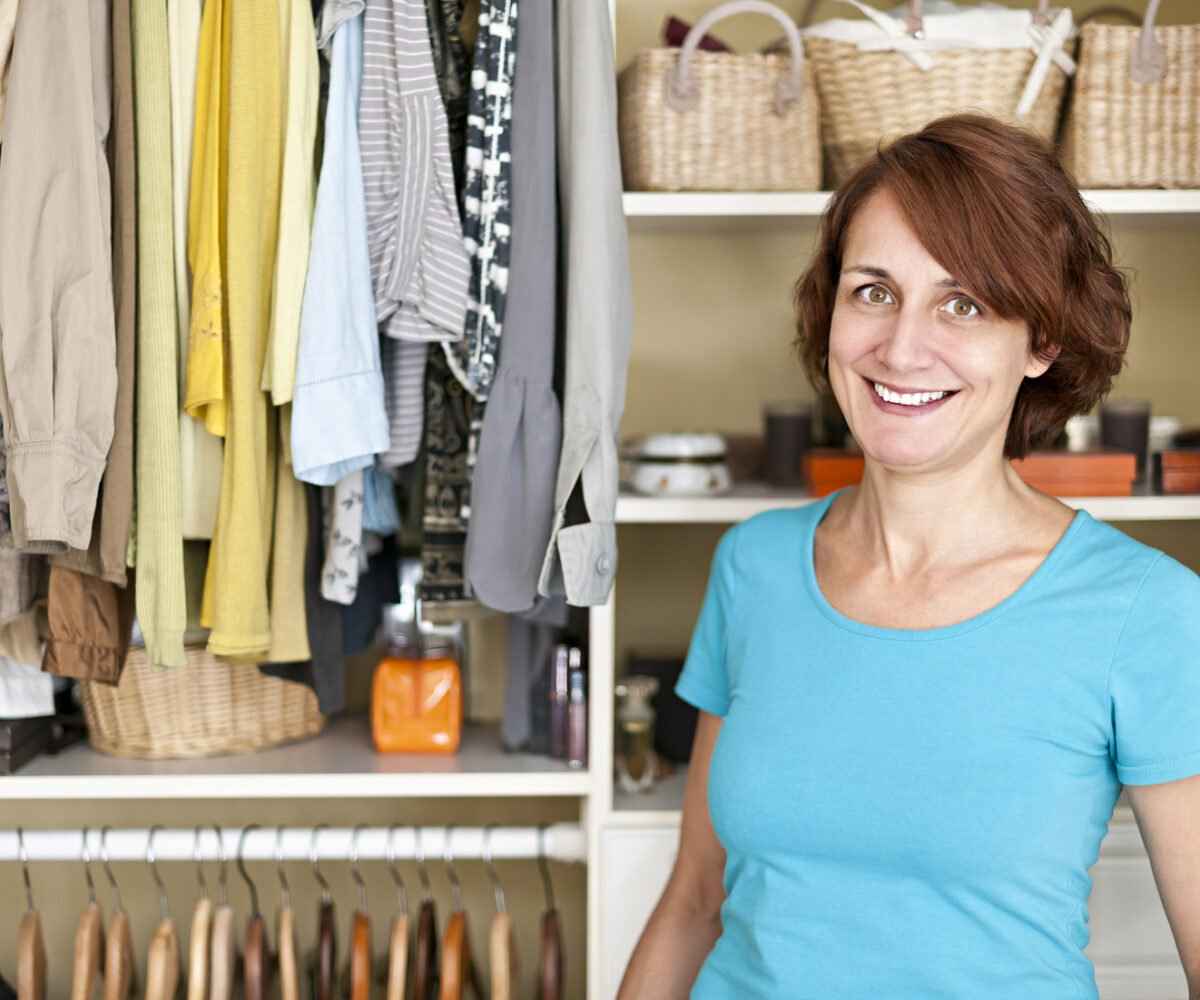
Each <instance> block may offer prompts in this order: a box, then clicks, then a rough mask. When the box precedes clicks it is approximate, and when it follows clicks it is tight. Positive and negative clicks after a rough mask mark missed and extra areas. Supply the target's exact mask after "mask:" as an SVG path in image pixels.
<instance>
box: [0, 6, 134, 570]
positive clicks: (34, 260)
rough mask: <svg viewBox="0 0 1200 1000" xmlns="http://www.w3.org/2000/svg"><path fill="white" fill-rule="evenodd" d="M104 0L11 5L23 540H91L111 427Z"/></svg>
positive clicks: (11, 371) (4, 307)
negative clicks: (13, 10)
mask: <svg viewBox="0 0 1200 1000" xmlns="http://www.w3.org/2000/svg"><path fill="white" fill-rule="evenodd" d="M109 31H110V24H109V18H108V5H107V3H105V2H104V0H89V2H88V3H87V5H86V7H83V6H81V5H80V4H79V3H77V2H71V0H41V2H36V3H24V4H22V5H21V6H20V7H19V8H18V10H17V16H16V24H15V28H14V35H13V42H12V45H13V49H12V56H11V59H10V65H9V67H8V79H7V101H6V104H5V109H4V157H3V160H2V161H0V218H3V219H4V239H3V241H0V347H2V352H3V358H4V360H3V373H2V374H3V383H4V384H3V386H2V387H0V389H2V391H0V411H2V415H3V419H4V430H5V436H6V444H7V447H8V480H9V483H8V485H9V489H10V504H11V516H12V531H13V537H14V541H15V544H16V545H17V546H18V547H20V548H30V547H31V546H33V547H37V548H40V549H41V550H42V551H62V550H64V549H66V548H73V549H87V548H88V545H89V543H90V542H91V534H92V519H93V515H94V512H95V507H96V498H97V494H98V491H99V486H100V477H101V476H102V474H103V472H104V464H105V459H106V457H107V455H108V449H109V445H110V444H111V442H112V437H113V412H114V408H115V403H116V390H117V371H116V334H115V317H114V312H113V289H112V260H111V255H112V244H111V240H112V233H111V219H110V200H111V197H110V191H111V187H110V181H109V173H108V162H107V159H106V157H105V150H104V143H105V141H106V139H107V136H108V131H109V124H110V118H111V107H112V101H111V92H110V72H109V59H110V45H109Z"/></svg>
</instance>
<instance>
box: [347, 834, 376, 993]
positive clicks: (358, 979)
mask: <svg viewBox="0 0 1200 1000" xmlns="http://www.w3.org/2000/svg"><path fill="white" fill-rule="evenodd" d="M360 830H362V825H359V826H356V827H355V828H354V833H353V835H352V836H351V837H350V876H351V877H352V878H353V879H354V884H355V885H356V886H358V909H357V910H355V911H354V919H353V920H352V921H351V925H350V1000H370V997H371V916H370V911H369V909H368V908H367V883H366V882H364V881H363V877H362V872H360V871H359V870H358V834H359V831H360Z"/></svg>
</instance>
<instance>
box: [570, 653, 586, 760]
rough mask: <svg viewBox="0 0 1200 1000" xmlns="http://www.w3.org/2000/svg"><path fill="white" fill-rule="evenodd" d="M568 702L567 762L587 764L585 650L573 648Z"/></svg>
mask: <svg viewBox="0 0 1200 1000" xmlns="http://www.w3.org/2000/svg"><path fill="white" fill-rule="evenodd" d="M569 662H570V669H569V672H568V676H569V678H570V679H569V684H568V686H569V689H570V694H569V698H568V703H567V764H568V766H570V767H586V766H587V690H586V688H585V686H584V685H585V681H586V677H585V674H584V672H583V665H582V664H583V651H582V650H581V649H578V648H573V649H572V650H571V656H570V661H569Z"/></svg>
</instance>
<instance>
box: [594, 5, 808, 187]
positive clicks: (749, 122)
mask: <svg viewBox="0 0 1200 1000" xmlns="http://www.w3.org/2000/svg"><path fill="white" fill-rule="evenodd" d="M747 12H754V13H761V14H767V15H769V16H771V17H774V18H775V19H776V20H777V21H779V23H780V24H781V25H783V28H784V30H785V32H786V33H787V36H788V42H789V47H790V54H779V55H774V54H772V55H761V54H753V55H734V54H732V53H725V52H703V51H697V48H696V46H697V45H698V44H699V41H700V39H701V38H702V37H703V36H704V33H705V32H706V31H708V29H709V28H710V27H711V26H712V25H713V24H714V23H715V22H716V21H718V20H720V19H721V18H723V17H728V16H729V15H731V14H740V13H747ZM617 93H618V100H619V110H618V127H619V130H620V136H621V168H622V173H623V174H624V181H625V188H626V190H629V191H814V190H816V189H817V188H819V187H820V185H821V146H820V137H819V134H818V131H817V129H818V121H819V111H818V108H817V97H816V89H815V86H814V83H813V78H812V71H811V70H810V69H809V67H808V64H807V63H806V62H805V60H804V50H803V43H802V42H801V39H800V33H799V30H798V29H797V27H796V25H795V23H794V22H793V21H792V20H791V18H789V17H788V16H787V15H786V14H784V13H783V11H781V10H779V8H778V7H775V6H774V5H773V4H769V3H764V2H761V0H735V2H733V3H726V4H722V5H721V6H719V7H716V8H714V9H713V10H711V11H709V12H708V14H706V15H705V16H704V17H702V18H701V19H700V20H699V21H698V22H697V23H696V25H695V27H693V28H692V30H691V31H690V32H689V33H688V36H687V38H686V39H685V40H684V43H683V46H682V47H681V48H678V49H674V48H667V49H650V50H647V51H644V52H641V53H639V54H638V55H637V56H636V57H635V58H634V60H633V62H632V63H630V64H629V66H627V67H626V68H625V69H624V70H623V71H622V72H621V75H620V77H619V78H618V82H617Z"/></svg>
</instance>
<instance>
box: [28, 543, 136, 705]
mask: <svg viewBox="0 0 1200 1000" xmlns="http://www.w3.org/2000/svg"><path fill="white" fill-rule="evenodd" d="M47 613H48V615H49V635H48V636H47V637H46V655H45V657H43V659H42V669H43V670H44V671H46V673H48V674H55V675H57V676H59V677H77V678H79V679H80V680H88V681H101V682H103V683H105V684H116V683H117V681H118V680H120V678H121V669H122V668H123V667H124V666H125V655H126V654H127V653H128V652H129V636H130V633H131V632H132V629H133V587H132V586H131V587H129V588H128V589H122V588H120V587H114V586H113V585H112V584H111V583H109V582H108V581H107V580H100V579H97V578H96V577H94V576H88V575H87V574H84V573H76V572H75V571H74V570H70V569H63V568H62V567H61V566H55V567H53V568H52V569H51V570H50V598H49V602H48V606H47Z"/></svg>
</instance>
